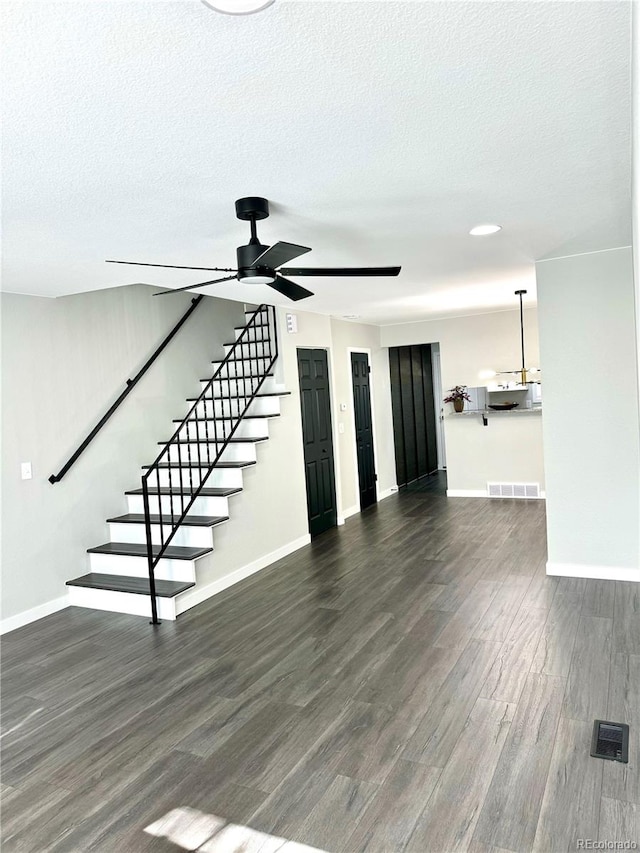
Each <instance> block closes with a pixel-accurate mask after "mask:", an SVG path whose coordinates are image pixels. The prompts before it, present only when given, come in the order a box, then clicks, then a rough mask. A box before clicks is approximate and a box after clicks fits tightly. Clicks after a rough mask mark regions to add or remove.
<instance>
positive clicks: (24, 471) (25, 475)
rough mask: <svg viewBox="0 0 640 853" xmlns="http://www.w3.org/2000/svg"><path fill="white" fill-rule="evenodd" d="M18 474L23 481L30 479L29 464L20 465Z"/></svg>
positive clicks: (22, 463)
mask: <svg viewBox="0 0 640 853" xmlns="http://www.w3.org/2000/svg"><path fill="white" fill-rule="evenodd" d="M20 474H21V476H22V479H23V480H30V479H31V462H21V463H20Z"/></svg>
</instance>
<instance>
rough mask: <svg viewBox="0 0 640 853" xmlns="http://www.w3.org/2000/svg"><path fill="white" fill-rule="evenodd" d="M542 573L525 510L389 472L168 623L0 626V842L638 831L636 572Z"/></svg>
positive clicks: (156, 849) (328, 843)
mask: <svg viewBox="0 0 640 853" xmlns="http://www.w3.org/2000/svg"><path fill="white" fill-rule="evenodd" d="M544 565H545V536H544V504H543V502H536V501H531V502H528V501H508V500H504V501H500V500H495V501H489V500H479V499H460V498H457V499H447V498H446V497H444V496H443V495H441V494H439V493H437V492H435V493H432V492H429V491H419V490H408V491H404V492H403V493H402V494H399V495H396V496H392V497H390V498H388V499H387V500H385V501H384V502H383V503H381V504H380V505H378V506H376V507H372V508H370V509H369V510H367V511H366V512H364V513H362V514H361V515H359V516H355V517H353V518H351V519H349V520H348V521H347V524H346V525H345V526H344V527H341V528H336V529H333V530H331V531H329V532H328V533H326V534H324V535H322V536H321V537H319V538H317V539H316V540H314V541H313V543H312V544H311V545H310V546H308V547H306V548H304V549H302V550H301V551H298V552H296V553H295V554H292V555H291V556H289V557H287V558H286V559H284V560H281V561H280V562H279V563H277V564H276V565H274V566H272V567H270V568H269V569H266V570H264V571H263V572H261V573H259V574H257V575H254V576H253V577H251V578H249V579H247V580H246V581H244V582H243V583H241V584H239V585H237V586H235V587H233V588H231V589H229V590H227V591H225V592H224V593H222V594H220V595H219V596H217V597H216V598H214V599H212V600H210V601H208V602H206V603H205V604H203V605H200V606H199V607H197V608H195V609H193V610H191V611H189V612H188V613H187V614H185V615H184V616H182V617H180V619H179V620H178V621H177V622H176V623H168V622H165V623H164V624H163V625H162V626H161V627H160V628H159V629H156V630H154V629H153V628H151V627H150V626H149V624H148V622H147V620H146V619H141V618H137V617H129V616H120V615H113V614H108V613H100V612H97V611H90V610H82V609H69V610H66V611H62V612H60V613H57V614H55V615H53V616H50V617H48V618H46V619H43V620H41V621H40V622H37V623H34V624H33V625H29V626H26V627H25V628H22V629H20V630H18V631H15V632H13V633H12V634H8V635H6V636H5V637H4V639H3V642H2V664H3V673H2V731H3V734H2V794H3V807H2V832H3V846H2V850H3V851H5V853H10V851H26V852H27V853H41V852H42V853H45V851H46V853H62V851H65V853H71V851H73V853H85V851H104V853H145V851H153V853H169V851H174V853H176V851H179V850H185V849H186V850H200V851H202V853H212V851H216V853H219V851H224V852H225V853H230V851H240V850H242V851H246V853H248V851H254V850H255V851H258V850H260V851H262V853H268V851H275V850H280V851H281V853H289V851H291V853H293V851H294V850H299V851H300V850H302V849H304V848H303V847H302V845H310V846H312V847H317V848H320V849H322V850H327V851H336V853H337V851H349V852H350V853H351V851H352V853H356V851H370V852H371V851H373V853H385V852H386V851H388V853H395V851H403V850H407V851H420V853H429V852H430V851H433V853H441V852H442V851H470V853H499V851H514V853H520V851H523V852H524V851H569V850H576V849H579V848H578V847H577V844H578V841H579V839H591V840H592V841H594V842H595V841H598V840H599V841H605V842H616V841H617V842H625V841H633V842H638V841H640V761H639V757H638V756H639V750H640V735H639V733H640V585H638V584H631V583H614V582H604V581H585V580H581V579H569V578H562V579H559V578H548V577H546V576H545V570H544ZM596 717H597V718H604V719H609V720H615V721H621V722H626V723H629V724H630V726H631V741H630V758H629V763H628V764H626V765H623V764H618V763H616V762H612V761H602V760H599V759H594V758H590V756H589V746H590V736H591V727H592V723H593V720H594V718H596ZM273 837H275V838H273ZM286 842H290V843H286ZM294 842H297V844H295V843H294ZM243 845H244V846H243Z"/></svg>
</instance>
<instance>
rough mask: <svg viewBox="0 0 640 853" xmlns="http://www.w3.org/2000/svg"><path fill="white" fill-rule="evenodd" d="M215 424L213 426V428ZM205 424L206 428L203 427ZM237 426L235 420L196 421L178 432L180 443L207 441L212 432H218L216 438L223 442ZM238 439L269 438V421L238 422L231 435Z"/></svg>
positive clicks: (266, 419) (263, 419) (250, 419)
mask: <svg viewBox="0 0 640 853" xmlns="http://www.w3.org/2000/svg"><path fill="white" fill-rule="evenodd" d="M214 423H215V426H214ZM205 424H207V426H205ZM236 424H238V421H237V420H228V419H226V418H225V419H224V420H219V421H215V422H214V421H198V422H195V423H193V422H190V423H186V424H185V425H184V426H183V427H182V429H181V430H180V434H179V435H180V439H181V440H182V441H185V440H186V441H196V440H201V439H207V440H209V439H210V438H211V436H212V435H214V434H215V432H214V430H215V429H217V430H218V433H217V434H218V437H219V438H221V439H222V440H223V441H224V439H225V438H227V436H228V435H229V434H230V433H231V430H232V429H233V428H234V427H235V426H236ZM233 434H234V436H237V437H238V438H241V437H247V438H250V437H255V436H259V437H260V438H269V419H268V418H245V419H244V420H242V421H240V423H239V424H238V426H237V429H236V431H235V432H234V433H233Z"/></svg>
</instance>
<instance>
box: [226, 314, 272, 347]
mask: <svg viewBox="0 0 640 853" xmlns="http://www.w3.org/2000/svg"><path fill="white" fill-rule="evenodd" d="M250 319H251V316H250V315H248V316H247V322H249V320H250ZM243 332H244V328H242V329H235V334H234V339H235V340H236V341H237V340H238V338H239V337H240V335H241V334H242V333H243ZM247 334H248V335H251V340H252V341H266V340H267V339H268V338H269V337H270V335H269V328H268V327H267V326H254V327H252V328H251V329H250V330H249V332H248V333H247Z"/></svg>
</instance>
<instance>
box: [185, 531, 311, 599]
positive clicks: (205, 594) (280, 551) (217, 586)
mask: <svg viewBox="0 0 640 853" xmlns="http://www.w3.org/2000/svg"><path fill="white" fill-rule="evenodd" d="M310 542H311V536H310V535H309V534H308V533H306V534H305V535H304V536H300V537H299V538H298V539H294V540H293V542H288V543H287V544H286V545H283V546H282V547H281V548H277V549H276V550H275V551H272V552H271V553H270V554H264V555H263V556H262V557H258V559H257V560H254V561H253V562H252V563H248V564H247V565H246V566H241V567H240V568H239V569H235V570H234V571H232V572H229V574H228V575H225V576H224V577H222V578H218V580H216V581H213V582H212V583H209V584H207V585H206V586H195V587H194V588H193V589H189V590H187V591H186V592H183V593H181V594H180V595H179V596H177V598H176V615H179V614H180V613H184V612H185V610H190V609H191V608H192V607H195V606H196V604H201V603H202V602H203V601H206V600H207V599H208V598H211V597H212V596H213V595H217V594H218V593H219V592H222V591H223V590H224V589H228V588H229V587H230V586H233V585H234V584H237V583H239V581H241V580H244V579H245V578H248V577H250V576H251V575H254V574H255V573H256V572H259V571H260V570H261V569H266V567H267V566H270V565H272V563H275V562H277V561H278V560H281V559H282V558H283V557H287V556H288V555H289V554H292V553H293V552H294V551H297V550H298V549H299V548H304V546H305V545H308V544H309V543H310Z"/></svg>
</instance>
